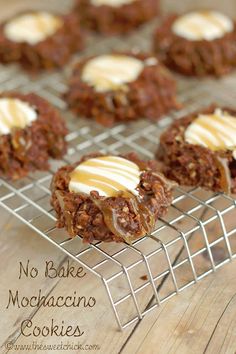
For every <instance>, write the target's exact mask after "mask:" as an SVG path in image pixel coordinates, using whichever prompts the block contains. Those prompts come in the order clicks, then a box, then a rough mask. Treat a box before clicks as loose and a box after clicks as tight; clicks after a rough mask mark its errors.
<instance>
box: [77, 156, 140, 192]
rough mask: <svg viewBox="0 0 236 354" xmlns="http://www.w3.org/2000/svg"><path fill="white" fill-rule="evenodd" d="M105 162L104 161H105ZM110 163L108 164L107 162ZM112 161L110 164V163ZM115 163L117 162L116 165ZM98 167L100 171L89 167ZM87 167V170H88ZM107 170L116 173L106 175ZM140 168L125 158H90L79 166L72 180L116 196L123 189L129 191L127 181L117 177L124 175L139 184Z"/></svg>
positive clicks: (133, 182) (123, 176) (126, 178)
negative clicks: (118, 179) (120, 180)
mask: <svg viewBox="0 0 236 354" xmlns="http://www.w3.org/2000/svg"><path fill="white" fill-rule="evenodd" d="M103 162H104V163H103ZM106 163H108V164H106ZM109 163H110V164H109ZM113 163H116V165H114V164H113ZM91 167H92V168H95V169H96V168H97V169H98V171H100V173H98V172H97V173H96V172H95V170H89V168H91ZM86 168H87V170H86ZM106 172H109V173H111V174H114V176H112V175H111V176H106V175H104V174H106ZM139 174H140V172H139V168H138V166H137V168H136V165H135V164H134V163H132V162H129V161H128V160H125V159H117V158H115V157H113V156H106V157H100V158H95V159H89V160H87V161H85V162H83V163H82V164H81V165H79V166H78V169H75V170H74V171H73V172H72V173H71V175H70V177H71V182H73V183H81V184H84V185H86V186H90V187H93V190H100V191H103V192H104V193H105V194H106V195H107V196H109V197H112V196H116V195H117V194H118V193H120V192H121V191H123V192H125V191H127V186H126V185H125V183H123V182H122V183H120V182H119V181H117V178H119V177H122V178H125V180H126V181H127V180H129V181H130V182H132V185H133V184H136V183H137V184H138V178H139Z"/></svg>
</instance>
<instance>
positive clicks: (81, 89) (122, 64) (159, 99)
mask: <svg viewBox="0 0 236 354" xmlns="http://www.w3.org/2000/svg"><path fill="white" fill-rule="evenodd" d="M65 99H66V101H67V102H68V106H69V108H70V109H72V110H73V111H74V112H75V113H76V114H77V115H80V116H84V117H87V118H91V119H94V120H96V121H97V122H98V123H100V124H103V125H105V126H111V125H113V124H114V123H115V122H121V123H126V122H129V121H134V120H137V119H140V118H149V119H153V120H158V119H160V118H161V116H162V115H164V114H166V113H167V112H168V111H170V110H172V109H177V108H179V104H178V102H177V100H176V84H175V81H174V79H173V78H172V76H171V75H170V73H169V72H168V71H167V69H166V68H165V67H163V66H162V65H161V64H159V62H158V61H157V59H156V58H154V57H150V56H147V55H134V54H110V55H100V56H97V57H93V58H89V59H85V60H83V61H81V62H79V63H78V64H77V65H76V66H75V69H74V71H73V74H72V76H71V79H70V80H69V90H68V92H67V93H66V95H65Z"/></svg>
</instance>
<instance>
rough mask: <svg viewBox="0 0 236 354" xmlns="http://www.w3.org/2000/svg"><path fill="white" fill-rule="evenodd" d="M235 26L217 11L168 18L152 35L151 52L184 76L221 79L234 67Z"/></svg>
mask: <svg viewBox="0 0 236 354" xmlns="http://www.w3.org/2000/svg"><path fill="white" fill-rule="evenodd" d="M235 41H236V25H235V22H234V21H233V20H232V19H230V18H229V17H227V16H226V15H224V14H222V13H219V12H216V11H198V12H190V13H187V14H184V15H180V16H177V15H171V16H168V17H167V18H166V19H165V20H164V21H163V23H162V24H161V25H160V26H159V27H158V29H157V30H156V32H155V34H154V50H155V52H156V53H157V54H158V56H159V59H160V60H161V61H162V62H163V63H164V64H165V65H166V66H167V67H169V68H170V69H172V70H175V71H177V72H179V73H182V74H184V75H190V76H191V75H193V76H206V75H215V76H221V75H224V74H226V73H228V72H229V71H230V70H232V69H233V68H234V67H236V46H235Z"/></svg>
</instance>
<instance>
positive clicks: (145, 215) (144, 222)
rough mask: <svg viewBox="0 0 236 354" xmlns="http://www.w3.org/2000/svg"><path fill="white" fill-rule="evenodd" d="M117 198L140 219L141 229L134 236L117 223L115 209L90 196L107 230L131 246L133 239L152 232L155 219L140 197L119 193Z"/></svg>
mask: <svg viewBox="0 0 236 354" xmlns="http://www.w3.org/2000/svg"><path fill="white" fill-rule="evenodd" d="M119 197H121V198H126V199H127V201H128V203H129V204H130V205H131V207H132V209H133V212H134V213H135V215H136V216H137V217H139V218H140V224H141V229H140V230H139V231H138V232H135V233H134V234H132V232H129V233H127V231H126V229H125V227H124V226H123V225H122V224H121V222H120V221H119V213H118V211H117V210H116V209H115V208H111V207H109V205H108V204H107V203H106V201H105V200H102V199H97V198H95V197H93V196H91V198H92V200H93V202H94V203H95V204H96V206H97V207H98V208H99V209H100V210H101V212H102V214H103V218H104V222H105V224H106V226H107V228H108V229H109V230H110V231H111V232H112V233H113V234H114V235H116V236H118V237H120V238H122V239H123V240H125V241H126V242H127V243H129V244H131V242H132V241H133V239H135V238H138V237H142V236H144V235H146V234H149V233H151V232H152V231H153V229H154V226H155V218H154V215H153V213H152V212H151V211H150V210H149V208H148V207H147V206H145V205H144V204H143V203H142V201H141V199H140V197H138V196H134V195H133V194H132V193H130V192H128V191H126V192H120V193H119Z"/></svg>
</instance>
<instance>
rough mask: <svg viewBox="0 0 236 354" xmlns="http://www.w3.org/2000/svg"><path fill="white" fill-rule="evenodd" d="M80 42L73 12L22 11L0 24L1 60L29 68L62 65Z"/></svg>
mask: <svg viewBox="0 0 236 354" xmlns="http://www.w3.org/2000/svg"><path fill="white" fill-rule="evenodd" d="M82 42H83V40H82V35H81V30H80V24H79V21H78V19H77V16H74V15H73V14H70V15H65V16H62V15H56V14H52V13H48V12H29V13H28V12H27V13H22V14H19V15H16V16H15V17H13V18H11V19H9V20H7V21H6V22H4V23H3V24H2V25H1V26H0V62H2V63H11V62H18V63H20V64H21V65H22V66H23V67H24V68H26V69H28V70H31V71H38V70H41V69H44V70H51V69H56V68H61V67H62V66H63V65H64V64H65V63H67V62H68V61H69V59H70V57H71V55H72V54H74V53H75V52H77V51H78V50H81V49H82V46H83V44H82Z"/></svg>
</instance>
